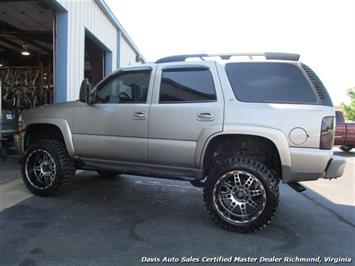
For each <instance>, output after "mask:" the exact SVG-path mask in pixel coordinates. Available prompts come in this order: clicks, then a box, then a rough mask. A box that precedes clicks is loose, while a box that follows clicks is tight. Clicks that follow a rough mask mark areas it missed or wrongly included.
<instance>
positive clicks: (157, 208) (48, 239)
mask: <svg viewBox="0 0 355 266" xmlns="http://www.w3.org/2000/svg"><path fill="white" fill-rule="evenodd" d="M338 155H344V154H343V153H340V152H338ZM347 161H348V164H347V168H346V173H345V175H344V176H343V177H342V178H340V179H337V180H334V181H328V180H320V181H317V182H308V183H306V184H305V185H306V186H307V187H308V189H307V190H306V191H305V192H303V193H297V192H295V191H293V190H292V189H291V188H290V187H288V186H287V185H281V202H280V206H279V210H278V212H277V215H276V217H275V219H274V220H273V222H272V223H271V224H270V225H269V226H268V227H267V228H265V229H264V230H263V231H261V232H257V233H255V234H237V233H230V232H227V231H224V230H222V229H220V228H219V227H218V226H217V225H215V224H214V223H213V222H212V221H211V220H210V218H209V217H208V215H207V213H206V211H205V208H204V205H203V202H202V191H201V189H198V188H194V187H192V186H191V185H190V184H189V183H187V182H179V181H171V180H161V179H154V178H143V177H132V176H127V175H122V176H120V177H119V178H117V179H114V180H103V179H100V178H99V177H98V176H96V174H95V173H92V172H83V173H81V174H80V175H79V176H78V178H77V179H76V180H75V181H74V182H73V185H72V186H71V188H70V189H69V190H67V191H65V193H62V194H60V195H58V196H56V197H52V198H41V197H36V196H32V195H30V194H29V193H28V192H27V191H26V189H25V188H24V186H23V185H22V182H21V181H20V180H10V181H8V182H7V183H5V184H2V185H0V201H1V202H2V209H4V210H3V211H2V212H1V213H0V235H1V238H0V265H140V264H142V260H148V259H150V260H151V261H154V260H155V261H157V260H160V264H166V263H164V262H162V260H163V259H164V257H175V258H178V259H179V260H180V262H181V260H182V257H186V261H188V262H187V263H184V265H190V264H192V265H196V263H189V261H190V262H191V261H192V260H193V259H195V261H196V259H197V260H199V261H200V262H201V260H202V259H203V258H204V257H206V259H211V260H212V261H213V260H215V261H217V260H218V258H219V256H223V257H224V258H227V259H228V258H229V257H232V258H233V259H234V257H240V258H241V259H247V258H248V257H250V259H252V258H256V261H257V262H258V263H260V257H261V256H263V257H268V258H269V257H270V261H271V262H276V261H277V258H278V257H280V258H282V260H283V259H284V257H291V258H295V257H296V256H298V257H317V256H320V259H321V260H322V261H323V262H324V260H325V257H334V258H338V257H348V258H352V259H353V260H354V259H355V252H354V247H355V233H354V232H355V230H354V229H355V181H354V177H355V172H354V169H355V153H354V152H353V153H351V154H350V155H347ZM0 169H1V171H3V169H5V168H4V165H3V163H2V162H1V163H0ZM14 195H16V196H14ZM18 195H20V196H18ZM18 197H22V198H21V200H22V199H24V200H22V201H20V200H19V199H18ZM18 201H20V202H18ZM11 205H12V206H11ZM9 206H11V207H9ZM190 256H191V257H192V258H190ZM273 256H275V258H274V260H273V258H272V257H273ZM213 257H217V258H215V259H213ZM170 259H171V258H170ZM220 259H221V258H220ZM171 260H174V259H171ZM175 260H176V259H175ZM235 263H236V262H235ZM205 264H206V263H205ZM211 264H212V263H211ZM221 264H222V263H221V262H215V263H214V264H213V265H221ZM225 264H227V265H228V263H225ZM225 264H223V265H225ZM232 264H234V263H232ZM301 264H302V263H296V264H295V263H294V265H301Z"/></svg>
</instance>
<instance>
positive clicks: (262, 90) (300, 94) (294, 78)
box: [226, 62, 317, 104]
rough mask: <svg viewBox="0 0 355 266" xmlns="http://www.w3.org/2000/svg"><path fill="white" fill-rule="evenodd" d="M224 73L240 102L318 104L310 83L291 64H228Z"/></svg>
mask: <svg viewBox="0 0 355 266" xmlns="http://www.w3.org/2000/svg"><path fill="white" fill-rule="evenodd" d="M226 71H227V75H228V78H229V81H230V83H231V86H232V88H233V91H234V94H235V96H236V98H237V99H238V100H240V101H243V102H268V103H306V104H314V103H317V98H316V96H315V94H314V91H313V89H312V87H311V86H310V84H309V82H308V81H307V79H306V78H305V76H304V74H303V73H302V71H301V70H300V69H299V68H298V67H297V66H295V65H293V64H288V63H277V62H272V63H270V62H265V63H263V62H260V63H229V64H227V65H226Z"/></svg>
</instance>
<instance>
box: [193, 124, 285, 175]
mask: <svg viewBox="0 0 355 266" xmlns="http://www.w3.org/2000/svg"><path fill="white" fill-rule="evenodd" d="M231 139H234V141H236V142H237V141H238V139H239V140H246V139H249V140H258V141H261V142H262V143H268V144H269V145H271V147H272V148H273V149H274V150H275V151H276V152H277V156H278V158H279V163H280V178H282V179H283V176H284V175H285V174H286V173H287V169H289V167H290V166H291V159H290V153H289V146H288V142H287V139H286V137H285V135H284V134H283V133H282V132H281V131H280V130H277V129H273V128H264V127H255V126H229V127H228V126H227V127H225V128H224V130H223V131H222V132H218V133H216V134H214V135H211V136H210V137H209V138H208V139H207V140H206V141H205V144H204V145H203V148H202V152H201V154H200V156H198V158H199V159H198V162H199V167H200V168H201V169H204V170H205V169H206V168H207V166H206V164H207V163H208V158H207V156H209V155H210V153H209V152H210V151H211V149H213V146H214V145H217V144H221V145H228V144H226V140H231ZM216 143H217V144H216ZM234 143H235V142H234ZM206 159H207V160H206ZM204 172H205V171H204Z"/></svg>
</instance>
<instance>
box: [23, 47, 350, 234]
mask: <svg viewBox="0 0 355 266" xmlns="http://www.w3.org/2000/svg"><path fill="white" fill-rule="evenodd" d="M79 98H80V100H79V101H74V102H67V103H62V104H56V105H48V106H43V107H39V108H36V109H34V110H30V111H28V112H25V113H24V114H23V115H22V116H21V117H20V121H19V124H20V127H21V128H22V129H23V130H24V131H23V133H22V134H23V136H24V138H23V139H24V141H23V149H24V150H25V153H24V156H23V162H22V175H23V180H24V183H25V184H26V186H27V188H28V189H29V190H30V191H32V192H33V193H34V194H36V195H40V196H49V195H52V194H54V193H56V192H57V191H58V190H59V189H60V188H61V187H62V185H63V183H65V182H66V181H68V180H69V179H71V178H72V177H73V176H74V174H75V170H76V169H87V170H96V171H97V172H98V173H99V174H100V175H101V176H114V175H117V174H121V173H127V174H133V175H143V176H154V177H161V178H171V179H179V180H188V181H191V183H192V184H193V185H195V186H202V187H204V191H203V197H204V202H205V205H206V208H207V210H208V212H209V213H210V215H211V216H212V218H213V220H215V221H216V222H217V223H218V224H219V225H220V226H222V227H223V228H224V229H227V230H232V231H237V232H252V231H255V230H258V229H262V228H263V227H265V225H266V224H268V223H269V222H270V220H271V219H272V218H273V216H274V214H275V211H276V208H277V206H278V202H279V188H278V185H279V182H280V181H281V182H284V183H288V184H290V185H291V186H292V187H293V188H294V189H296V190H298V191H300V190H301V189H302V186H301V185H300V184H298V181H307V180H316V179H319V178H326V179H331V178H336V177H339V176H341V175H342V174H343V171H344V167H345V161H344V159H342V158H341V157H337V156H333V151H332V147H333V143H334V132H335V109H334V107H333V105H332V102H331V99H330V97H329V95H328V93H327V91H326V89H325V87H324V85H323V84H322V82H321V81H320V79H319V78H318V77H317V75H316V74H315V73H314V72H313V71H312V70H311V69H310V68H309V67H308V66H306V65H304V64H302V63H300V62H299V55H297V54H286V53H258V54H222V55H208V54H195V55H179V56H169V57H165V58H162V59H159V60H158V61H157V62H155V63H149V64H143V65H137V66H132V67H128V68H120V69H118V70H117V71H115V72H114V73H112V74H111V75H109V76H108V77H106V78H105V79H104V80H102V81H101V82H100V83H99V84H97V85H96V86H95V87H93V88H92V86H91V85H90V83H89V82H88V81H87V80H84V81H83V83H82V85H81V89H80V95H79Z"/></svg>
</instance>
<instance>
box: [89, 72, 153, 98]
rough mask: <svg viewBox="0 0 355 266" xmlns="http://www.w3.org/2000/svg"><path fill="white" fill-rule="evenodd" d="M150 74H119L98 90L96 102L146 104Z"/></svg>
mask: <svg viewBox="0 0 355 266" xmlns="http://www.w3.org/2000/svg"><path fill="white" fill-rule="evenodd" d="M150 72H151V71H132V72H123V73H119V74H118V75H116V76H114V77H112V79H110V80H108V81H107V82H106V83H105V84H104V85H102V86H101V87H100V88H99V89H98V91H97V95H96V101H97V102H98V103H145V102H146V101H147V94H148V87H149V79H150Z"/></svg>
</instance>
